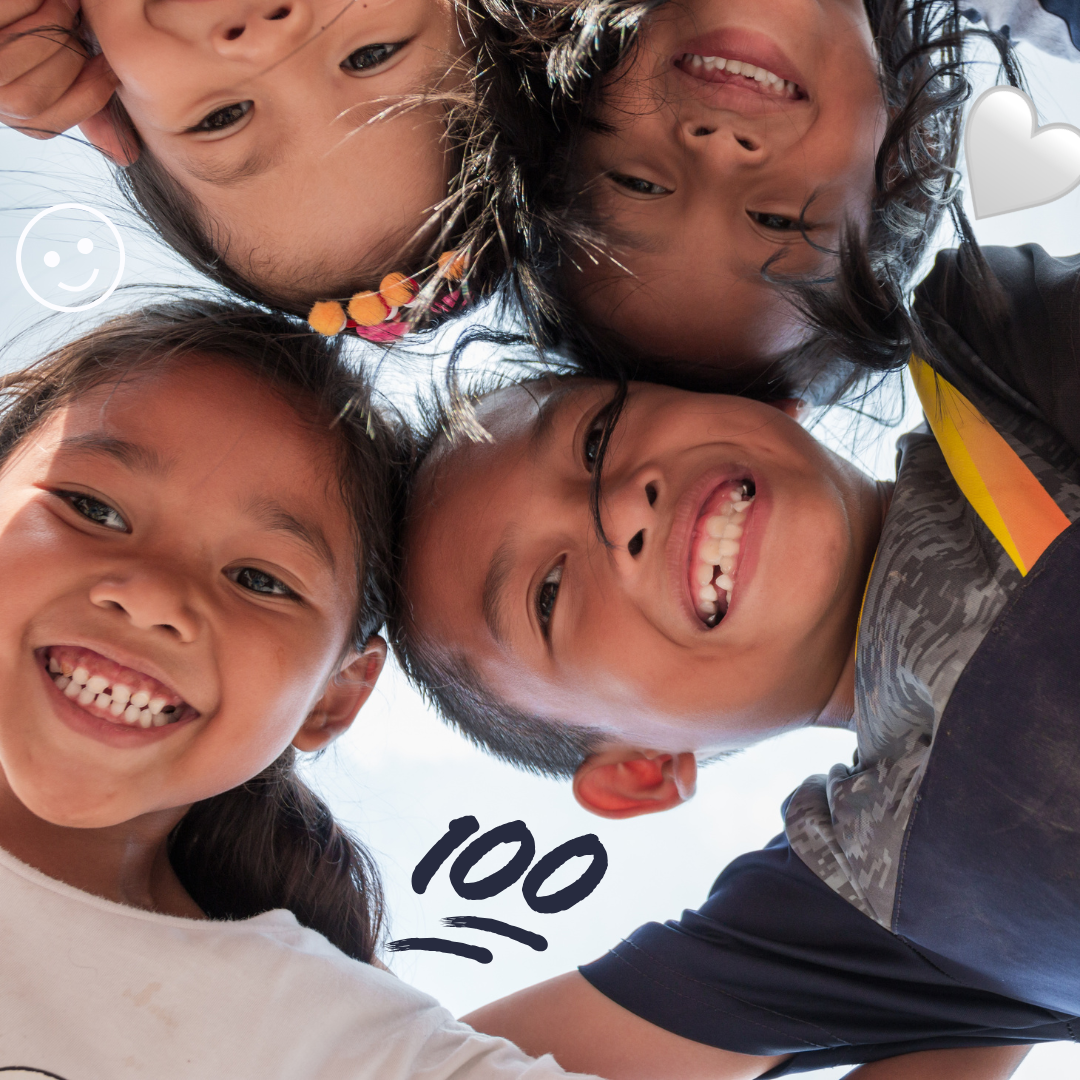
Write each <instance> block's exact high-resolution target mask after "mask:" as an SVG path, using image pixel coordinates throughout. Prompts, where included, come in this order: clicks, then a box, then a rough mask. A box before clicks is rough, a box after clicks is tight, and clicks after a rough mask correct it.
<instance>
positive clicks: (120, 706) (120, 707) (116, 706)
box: [109, 701, 127, 716]
mask: <svg viewBox="0 0 1080 1080" xmlns="http://www.w3.org/2000/svg"><path fill="white" fill-rule="evenodd" d="M126 708H127V706H126V705H125V704H124V703H123V702H122V701H114V702H113V703H112V704H111V705H110V706H109V712H111V713H112V714H113V716H119V715H120V714H121V713H122V712H123V711H124V710H125V709H126Z"/></svg>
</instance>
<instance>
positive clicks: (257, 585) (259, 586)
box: [231, 566, 296, 596]
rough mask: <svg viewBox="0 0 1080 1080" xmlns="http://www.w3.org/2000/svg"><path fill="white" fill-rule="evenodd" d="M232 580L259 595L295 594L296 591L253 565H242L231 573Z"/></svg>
mask: <svg viewBox="0 0 1080 1080" xmlns="http://www.w3.org/2000/svg"><path fill="white" fill-rule="evenodd" d="M231 576H232V579H233V581H235V582H236V584H237V585H239V586H240V588H242V589H247V590H249V591H250V592H253V593H258V594H259V595H260V596H295V595H296V593H294V592H293V591H292V589H290V588H289V586H288V585H286V584H285V583H284V582H283V581H278V579H277V578H276V577H272V576H271V575H270V574H267V573H266V572H265V571H263V570H256V569H255V568H254V567H253V566H243V567H241V568H240V569H239V570H236V571H234V572H233V574H232V575H231Z"/></svg>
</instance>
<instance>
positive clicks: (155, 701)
mask: <svg viewBox="0 0 1080 1080" xmlns="http://www.w3.org/2000/svg"><path fill="white" fill-rule="evenodd" d="M166 704H167V702H166V699H165V698H163V697H155V698H151V699H150V701H149V702H148V704H147V706H146V707H147V708H148V709H149V710H150V712H151V713H153V715H154V716H157V714H158V713H159V712H161V710H162V709H164V708H165V705H166Z"/></svg>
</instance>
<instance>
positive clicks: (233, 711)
mask: <svg viewBox="0 0 1080 1080" xmlns="http://www.w3.org/2000/svg"><path fill="white" fill-rule="evenodd" d="M3 394H4V402H3V411H2V414H0V590H2V593H3V597H4V604H3V610H2V613H0V685H2V686H3V691H4V692H3V704H2V705H0V895H2V897H3V901H2V906H0V910H2V912H3V917H2V919H0V943H2V948H3V953H4V964H3V969H2V972H0V994H2V996H3V999H4V1002H5V1004H4V1018H5V1022H4V1025H3V1028H2V1030H0V1066H2V1067H3V1068H5V1069H16V1070H17V1071H19V1072H20V1075H22V1074H23V1072H22V1071H23V1070H25V1072H26V1073H29V1072H34V1073H35V1074H37V1073H39V1072H40V1073H41V1075H47V1076H54V1077H65V1078H71V1080H74V1078H76V1077H94V1078H97V1077H101V1078H105V1077H112V1076H117V1075H119V1074H121V1073H123V1072H124V1071H125V1070H126V1071H130V1070H131V1069H133V1068H136V1069H139V1070H141V1071H143V1072H145V1073H146V1074H147V1075H153V1076H155V1077H161V1078H163V1080H165V1078H172V1077H176V1078H179V1077H190V1076H193V1075H197V1076H207V1077H209V1076H222V1077H224V1076H229V1077H253V1078H254V1077H259V1078H261V1080H262V1078H267V1077H281V1078H284V1077H298V1076H303V1077H312V1078H319V1077H323V1078H327V1080H329V1078H330V1077H340V1076H344V1075H348V1076H352V1077H372V1078H374V1077H379V1078H380V1080H388V1078H394V1077H401V1078H405V1077H412V1076H420V1075H422V1076H424V1077H425V1078H427V1077H430V1078H449V1077H451V1076H453V1077H455V1078H458V1077H469V1078H475V1080H481V1078H490V1080H496V1078H499V1080H503V1078H509V1077H519V1076H520V1077H535V1078H536V1080H540V1078H542V1077H551V1076H556V1075H558V1076H561V1075H564V1074H563V1073H562V1072H561V1070H559V1069H557V1068H556V1067H555V1066H554V1065H553V1064H552V1063H551V1062H550V1060H549V1061H548V1062H536V1061H533V1060H532V1059H530V1058H527V1057H525V1056H524V1055H523V1054H522V1053H521V1052H520V1051H518V1050H517V1049H516V1048H514V1047H512V1046H511V1045H510V1044H508V1043H506V1042H503V1041H502V1040H498V1039H492V1038H488V1037H486V1036H481V1035H477V1034H476V1033H475V1032H473V1031H471V1030H470V1029H469V1028H467V1027H465V1026H464V1025H461V1024H459V1023H457V1022H455V1021H454V1020H453V1019H452V1017H451V1016H450V1015H449V1014H448V1013H447V1012H446V1011H445V1010H443V1009H441V1008H439V1006H438V1005H437V1003H436V1002H434V1001H433V1000H432V999H430V998H428V997H426V996H425V995H423V994H420V993H419V992H417V991H415V990H412V989H411V988H409V987H407V986H405V985H403V984H401V983H399V982H398V980H396V979H394V978H393V977H392V976H391V975H390V974H388V973H387V972H386V971H385V970H379V967H380V966H381V965H379V964H378V961H377V959H376V956H375V951H376V948H377V945H378V942H379V934H380V925H381V918H382V897H381V891H380V886H379V881H378V874H377V872H376V870H375V868H374V866H373V864H372V862H371V859H370V857H369V856H368V855H367V853H366V852H365V851H364V849H363V848H362V847H361V846H360V845H359V843H358V842H357V841H356V840H355V839H353V838H352V837H350V836H349V835H348V834H347V833H346V832H344V831H343V830H342V829H341V828H340V827H339V826H338V825H337V824H336V823H335V822H334V820H333V817H332V816H331V814H330V812H329V810H328V808H327V807H326V806H325V805H324V804H323V803H322V802H321V801H320V800H319V799H318V798H317V797H316V795H315V794H314V793H313V792H312V791H311V790H310V789H309V788H308V787H307V786H306V785H305V784H304V783H303V782H302V781H301V780H300V779H299V777H298V776H297V775H296V771H295V756H296V751H302V752H309V751H317V750H319V749H321V748H323V747H325V746H326V745H327V744H328V743H329V742H330V741H331V740H333V739H334V738H335V737H336V736H338V735H340V734H341V733H342V732H343V731H345V730H346V729H347V728H348V727H349V726H350V724H351V723H352V721H353V718H354V716H355V714H356V711H357V709H358V708H359V707H360V706H361V705H362V704H363V703H364V701H365V700H366V699H367V697H368V695H369V694H370V693H371V689H372V687H373V685H374V683H375V680H376V678H377V677H378V675H379V672H380V670H381V668H382V665H383V661H384V659H385V654H386V650H385V645H384V643H383V642H382V640H381V639H380V638H379V637H378V635H377V633H376V631H377V630H378V628H379V626H380V624H381V623H382V620H383V616H384V612H385V609H386V596H387V591H388V587H389V582H388V577H387V567H388V557H387V555H388V543H389V538H388V531H389V530H388V527H389V500H390V498H391V497H392V492H393V489H394V477H395V470H396V455H397V448H398V445H399V440H398V434H397V430H396V428H395V427H394V426H393V425H392V424H391V423H390V422H389V421H388V419H387V418H385V417H383V416H382V415H381V414H380V412H379V411H378V410H377V409H376V408H375V407H374V406H373V403H372V400H371V390H370V388H369V387H368V385H367V384H366V383H365V381H364V379H363V378H362V377H361V376H359V375H357V374H356V373H355V372H354V371H352V370H351V369H350V368H349V367H348V366H347V365H346V363H345V362H344V360H343V358H342V356H341V355H340V352H339V350H337V349H335V348H333V347H332V346H330V345H328V344H326V343H324V342H322V341H321V340H320V339H318V338H317V337H315V336H314V335H312V334H310V333H307V332H305V331H303V330H302V329H301V328H300V327H298V326H297V325H295V324H293V323H290V322H289V321H288V320H285V319H283V318H280V317H272V316H268V315H266V314H265V313H262V312H260V311H258V310H255V309H248V310H245V309H237V308H232V307H228V306H224V305H221V304H218V303H211V302H204V301H190V302H182V303H174V304H171V305H168V306H160V307H156V308H148V309H144V310H142V311H139V312H136V313H133V314H131V315H129V316H124V317H122V318H119V319H116V320H114V321H112V322H109V323H106V324H105V325H103V326H102V327H100V328H99V329H97V330H95V331H93V332H91V333H90V334H88V335H87V336H85V337H83V338H80V339H79V340H77V341H74V342H72V343H70V344H69V345H67V346H65V347H63V348H62V349H60V350H58V351H57V352H56V353H54V354H53V355H51V356H49V357H46V358H45V359H44V360H42V361H40V362H39V363H38V364H36V365H33V366H31V367H30V368H28V369H26V370H24V371H20V372H16V373H14V374H13V375H9V376H7V377H5V379H4V383H3Z"/></svg>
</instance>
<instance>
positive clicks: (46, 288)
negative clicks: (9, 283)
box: [15, 203, 124, 311]
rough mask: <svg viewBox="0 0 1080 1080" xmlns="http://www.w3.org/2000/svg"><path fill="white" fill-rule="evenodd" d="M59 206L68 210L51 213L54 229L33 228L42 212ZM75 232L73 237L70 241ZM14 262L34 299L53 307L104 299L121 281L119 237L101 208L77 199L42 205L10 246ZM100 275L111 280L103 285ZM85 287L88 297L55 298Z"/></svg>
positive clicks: (88, 304)
mask: <svg viewBox="0 0 1080 1080" xmlns="http://www.w3.org/2000/svg"><path fill="white" fill-rule="evenodd" d="M61 211H71V213H69V214H63V215H62V216H61V217H59V218H55V219H54V222H55V224H56V225H57V226H58V228H57V229H56V230H54V231H52V232H49V231H48V227H47V226H46V227H42V228H35V227H36V226H37V225H38V223H39V222H40V221H42V220H43V219H44V218H48V217H50V216H51V215H54V214H59V213H60V212H61ZM76 236H77V237H78V240H77V241H76V242H75V243H74V244H72V240H73V239H74V238H75V237H76ZM15 268H16V270H18V272H19V280H20V281H22V283H23V288H25V289H26V291H27V292H28V293H29V294H30V295H31V296H32V297H33V298H34V299H35V300H36V301H37V302H38V303H39V304H42V305H44V306H45V307H47V308H51V309H52V310H53V311H86V310H87V309H88V308H92V307H97V305H98V304H100V303H102V302H103V301H105V300H107V299H108V298H109V297H110V296H112V294H113V291H114V290H115V289H116V287H117V285H119V284H120V278H121V277H123V274H124V241H123V238H122V237H121V236H120V231H119V230H118V229H117V227H116V226H115V225H114V224H113V223H112V222H111V221H110V220H109V219H108V218H107V217H106V216H105V215H104V214H103V213H102V212H101V211H100V210H95V209H94V208H93V207H92V206H83V205H82V203H60V204H59V205H57V206H50V207H49V209H48V210H42V211H41V213H40V214H38V215H37V216H36V217H34V218H33V219H31V221H30V222H29V223H28V224H27V226H26V228H24V229H23V231H22V235H21V236H20V237H19V244H18V247H17V248H16V249H15ZM110 270H111V271H112V273H111V280H110ZM101 281H110V284H109V285H108V286H106V287H102V286H101V284H100V282H101ZM95 285H97V286H98V287H97V288H96V289H95V288H94V286H95ZM90 290H93V291H92V292H90ZM88 292H89V293H90V297H91V298H90V299H89V300H87V301H86V302H85V303H81V304H80V303H75V304H72V303H70V302H64V303H61V302H59V301H73V300H75V298H76V297H77V296H79V294H86V293H88ZM50 297H51V299H50Z"/></svg>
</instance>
